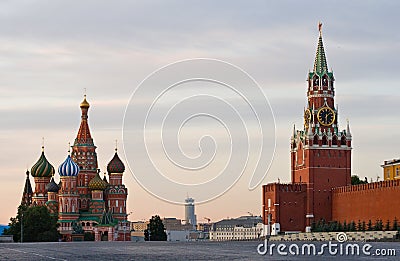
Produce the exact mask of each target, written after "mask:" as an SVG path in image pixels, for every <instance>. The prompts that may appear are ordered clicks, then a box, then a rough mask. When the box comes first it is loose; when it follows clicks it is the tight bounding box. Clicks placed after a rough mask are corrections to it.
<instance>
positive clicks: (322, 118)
mask: <svg viewBox="0 0 400 261" xmlns="http://www.w3.org/2000/svg"><path fill="white" fill-rule="evenodd" d="M317 118H318V122H319V123H320V124H321V125H323V126H330V125H332V123H333V122H334V121H335V112H334V111H333V110H332V109H331V108H329V107H322V108H321V109H319V110H318V114H317Z"/></svg>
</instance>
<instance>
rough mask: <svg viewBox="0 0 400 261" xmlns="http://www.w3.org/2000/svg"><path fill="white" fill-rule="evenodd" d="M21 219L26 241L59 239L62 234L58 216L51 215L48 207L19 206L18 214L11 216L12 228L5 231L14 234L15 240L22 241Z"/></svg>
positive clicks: (6, 233)
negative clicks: (58, 225)
mask: <svg viewBox="0 0 400 261" xmlns="http://www.w3.org/2000/svg"><path fill="white" fill-rule="evenodd" d="M22 214H23V216H22ZM21 219H22V223H23V233H24V234H23V241H24V242H50V241H58V239H59V236H60V235H59V233H58V231H57V217H52V216H50V212H49V210H48V209H47V207H45V206H32V207H27V206H25V205H20V206H19V207H18V212H17V216H16V217H15V218H10V223H9V226H10V228H9V229H7V230H5V231H4V234H5V235H14V241H15V242H18V241H21Z"/></svg>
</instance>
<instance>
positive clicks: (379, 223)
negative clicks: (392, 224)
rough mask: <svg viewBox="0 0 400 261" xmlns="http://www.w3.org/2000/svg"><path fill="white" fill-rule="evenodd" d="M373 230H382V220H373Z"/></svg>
mask: <svg viewBox="0 0 400 261" xmlns="http://www.w3.org/2000/svg"><path fill="white" fill-rule="evenodd" d="M374 230H375V231H382V230H383V222H382V220H380V219H379V220H378V219H377V220H376V221H375V225H374Z"/></svg>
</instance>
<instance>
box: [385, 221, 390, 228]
mask: <svg viewBox="0 0 400 261" xmlns="http://www.w3.org/2000/svg"><path fill="white" fill-rule="evenodd" d="M389 230H390V221H389V219H388V220H387V221H386V225H385V231H389Z"/></svg>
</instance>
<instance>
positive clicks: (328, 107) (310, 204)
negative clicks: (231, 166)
mask: <svg viewBox="0 0 400 261" xmlns="http://www.w3.org/2000/svg"><path fill="white" fill-rule="evenodd" d="M321 26H322V24H319V39H318V45H317V52H316V56H315V61H314V67H313V70H312V71H310V72H309V73H308V75H307V106H306V108H305V109H304V126H303V128H302V129H300V130H297V129H296V128H294V129H293V134H292V137H291V142H290V145H291V147H290V154H291V182H290V183H288V184H281V183H279V182H278V183H270V184H267V185H264V186H263V188H262V202H263V222H264V224H265V225H266V226H265V229H264V231H267V234H272V235H274V234H277V233H279V232H282V231H285V232H289V231H293V232H296V231H306V232H309V231H311V225H312V224H313V223H316V222H319V221H322V220H323V221H325V222H330V221H339V222H344V221H346V222H347V223H350V222H352V221H354V222H356V223H358V222H363V221H364V222H368V221H369V220H371V221H372V222H375V221H376V220H383V221H387V220H389V221H390V222H392V221H394V220H396V219H397V218H399V217H400V208H399V207H395V206H397V205H395V204H394V203H395V202H396V201H393V199H395V198H399V197H400V179H397V180H396V175H397V174H399V173H398V172H400V170H399V169H400V161H399V160H393V161H386V162H385V163H384V165H382V167H383V168H384V176H385V181H382V182H375V183H370V184H361V185H354V186H352V185H351V152H352V134H351V132H350V127H349V122H348V121H347V126H346V128H345V129H343V130H340V126H339V120H338V119H339V111H338V109H337V106H336V103H335V88H334V87H335V86H334V82H335V78H334V76H333V72H332V71H329V69H328V64H327V60H326V56H325V50H324V46H323V41H322V30H321ZM270 229H271V230H270Z"/></svg>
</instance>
